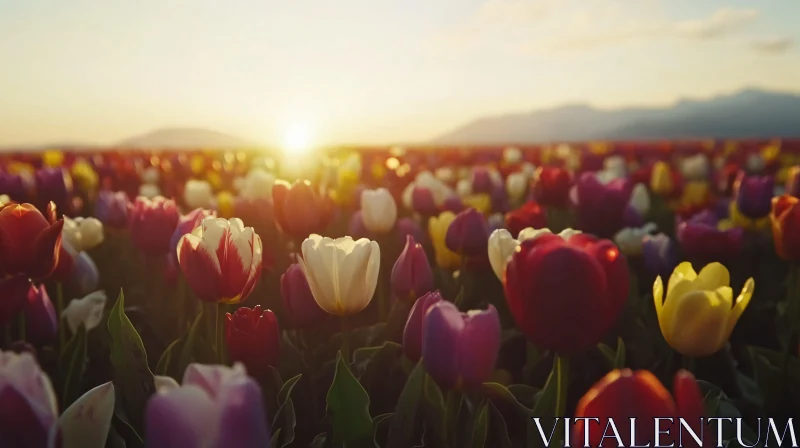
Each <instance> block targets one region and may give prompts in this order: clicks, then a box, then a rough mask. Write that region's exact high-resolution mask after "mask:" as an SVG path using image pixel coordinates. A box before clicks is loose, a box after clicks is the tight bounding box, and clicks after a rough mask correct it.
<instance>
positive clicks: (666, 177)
mask: <svg viewBox="0 0 800 448" xmlns="http://www.w3.org/2000/svg"><path fill="white" fill-rule="evenodd" d="M673 188H674V185H673V184H672V173H671V172H670V168H669V164H668V163H666V162H656V163H655V165H653V172H652V173H651V175H650V189H651V190H653V193H655V194H659V195H662V196H666V195H668V194H670V193H672V190H673Z"/></svg>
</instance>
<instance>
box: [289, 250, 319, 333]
mask: <svg viewBox="0 0 800 448" xmlns="http://www.w3.org/2000/svg"><path fill="white" fill-rule="evenodd" d="M281 297H282V298H283V309H284V311H285V312H286V314H287V316H288V317H289V320H290V321H291V322H292V325H293V326H295V327H297V328H307V327H311V326H314V325H316V324H318V323H319V322H320V321H322V320H323V319H325V316H327V315H328V314H327V313H326V312H325V311H324V310H323V309H322V308H320V307H319V305H317V301H316V300H314V295H313V294H312V293H311V288H310V287H309V286H308V280H306V275H305V274H304V273H303V268H302V267H301V266H300V264H299V263H295V264H292V265H290V266H289V267H288V268H287V269H286V272H284V273H283V275H281Z"/></svg>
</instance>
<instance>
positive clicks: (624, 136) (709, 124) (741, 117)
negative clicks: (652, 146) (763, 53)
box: [433, 89, 800, 145]
mask: <svg viewBox="0 0 800 448" xmlns="http://www.w3.org/2000/svg"><path fill="white" fill-rule="evenodd" d="M798 136H800V95H795V94H789V93H780V92H770V91H765V90H759V89H745V90H742V91H740V92H737V93H734V94H729V95H721V96H717V97H714V98H710V99H707V100H689V99H685V100H680V101H678V102H677V103H675V104H674V105H672V106H669V107H662V108H655V107H653V108H623V109H598V108H595V107H592V106H588V105H585V104H577V105H567V106H562V107H556V108H553V109H544V110H537V111H533V112H529V113H520V114H511V115H503V116H497V117H487V118H480V119H478V120H475V121H473V122H470V123H467V124H465V125H464V126H461V127H459V128H457V129H455V130H452V131H450V132H448V133H446V134H443V135H441V136H439V137H437V138H435V139H434V140H433V143H434V144H463V145H468V144H523V143H538V142H552V141H583V140H634V139H690V138H724V139H728V138H730V139H735V138H773V137H784V138H785V137H798Z"/></svg>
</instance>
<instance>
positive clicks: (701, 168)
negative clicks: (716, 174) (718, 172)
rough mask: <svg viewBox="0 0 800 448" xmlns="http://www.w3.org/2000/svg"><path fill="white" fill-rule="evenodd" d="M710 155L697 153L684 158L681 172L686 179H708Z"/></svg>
mask: <svg viewBox="0 0 800 448" xmlns="http://www.w3.org/2000/svg"><path fill="white" fill-rule="evenodd" d="M708 165H709V164H708V157H706V156H705V154H696V155H693V156H691V157H687V158H685V159H683V162H682V163H681V172H682V173H683V176H684V177H685V178H686V180H690V181H692V180H706V178H707V177H708V170H709V166H708Z"/></svg>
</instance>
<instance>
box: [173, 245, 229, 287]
mask: <svg viewBox="0 0 800 448" xmlns="http://www.w3.org/2000/svg"><path fill="white" fill-rule="evenodd" d="M202 242H203V239H201V238H200V237H198V236H197V235H194V234H191V233H189V234H186V235H184V236H182V237H181V239H180V240H179V241H178V264H180V266H181V270H182V271H183V273H184V275H185V276H186V280H187V282H188V283H189V286H191V287H192V290H193V291H194V292H195V294H197V297H198V298H199V299H201V300H205V301H211V302H214V301H217V300H219V298H220V293H221V288H222V285H221V284H220V277H221V272H220V265H219V261H218V260H217V259H216V255H215V254H214V252H213V251H209V250H207V248H206V247H205V246H204V245H203V244H202Z"/></svg>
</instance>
